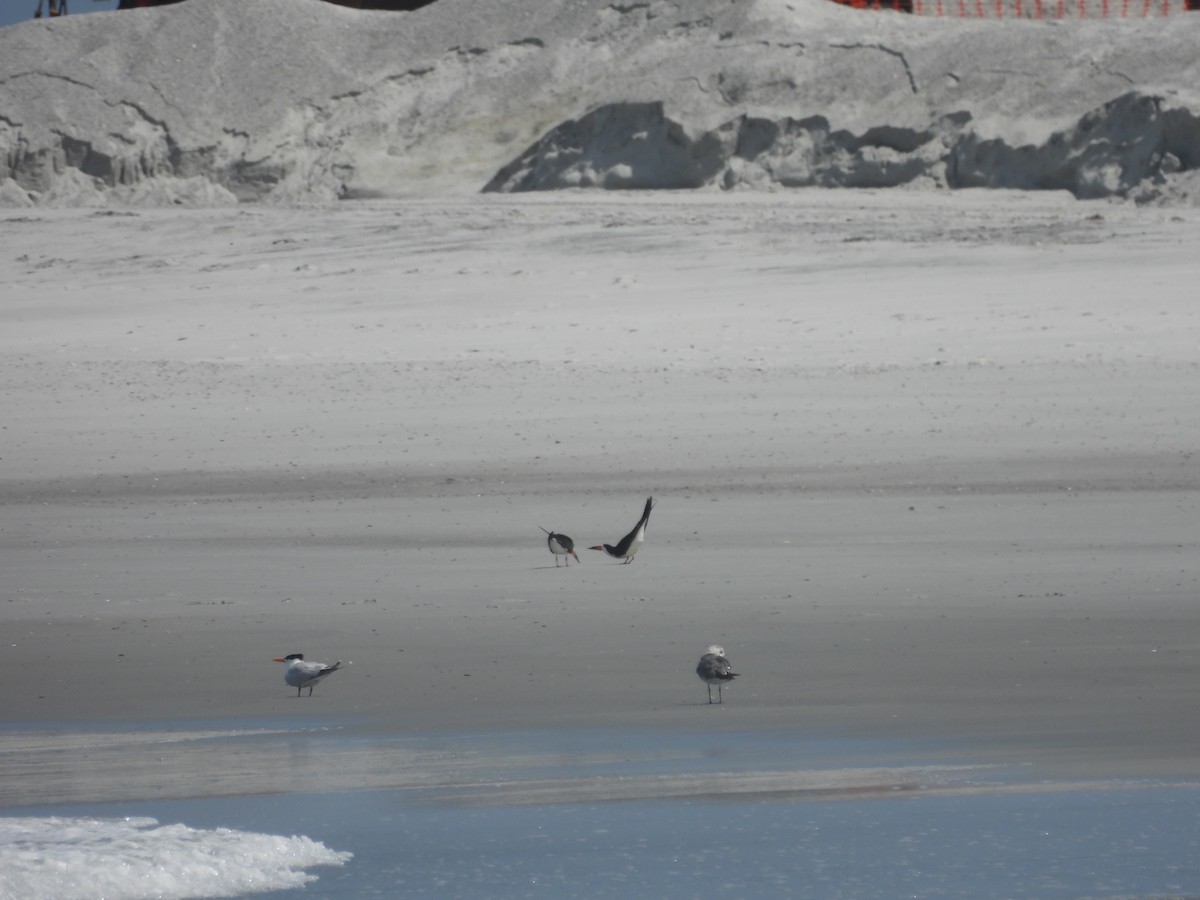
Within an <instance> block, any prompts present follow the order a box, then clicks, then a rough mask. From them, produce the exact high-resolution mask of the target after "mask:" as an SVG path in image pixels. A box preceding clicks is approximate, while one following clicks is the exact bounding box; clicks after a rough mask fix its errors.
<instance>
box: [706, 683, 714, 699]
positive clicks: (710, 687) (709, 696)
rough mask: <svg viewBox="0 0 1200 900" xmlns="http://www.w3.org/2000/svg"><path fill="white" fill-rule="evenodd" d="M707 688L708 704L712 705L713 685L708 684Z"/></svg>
mask: <svg viewBox="0 0 1200 900" xmlns="http://www.w3.org/2000/svg"><path fill="white" fill-rule="evenodd" d="M705 687H707V688H708V702H709V703H712V685H711V684H707V685H705Z"/></svg>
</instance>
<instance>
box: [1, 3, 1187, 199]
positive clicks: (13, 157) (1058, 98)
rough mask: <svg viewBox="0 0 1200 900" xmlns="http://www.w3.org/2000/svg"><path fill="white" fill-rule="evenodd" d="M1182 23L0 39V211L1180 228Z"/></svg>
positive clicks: (282, 7)
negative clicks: (672, 206) (876, 197)
mask: <svg viewBox="0 0 1200 900" xmlns="http://www.w3.org/2000/svg"><path fill="white" fill-rule="evenodd" d="M1198 41H1200V15H1197V16H1191V15H1188V14H1182V15H1173V16H1170V17H1161V18H1148V19H1143V20H1101V21H1080V20H1074V21H1025V20H990V21H967V20H960V19H935V18H930V17H925V16H906V15H902V14H896V13H890V12H871V11H857V10H853V9H849V8H845V7H842V6H839V5H837V4H834V3H829V2H826V0H793V2H783V0H749V2H739V3H736V4H730V3H728V2H726V0H689V2H687V3H667V2H631V3H628V4H610V3H607V2H603V0H580V2H571V3H567V2H563V0H556V2H555V0H551V2H546V0H513V2H507V3H504V4H484V5H479V4H475V3H469V2H467V0H439V2H437V3H435V4H434V5H432V6H430V7H426V8H425V9H422V10H419V11H417V12H413V13H383V12H362V11H354V10H348V9H344V8H341V7H337V6H334V5H331V4H326V3H321V2H318V0H189V2H187V3H184V4H180V5H178V6H171V7H163V8H160V9H154V10H138V11H132V12H117V13H102V14H94V15H88V16H76V17H70V18H68V19H57V20H52V21H51V20H35V21H29V22H25V23H22V24H20V25H16V26H12V27H10V28H5V29H2V30H0V84H2V85H3V91H0V204H3V205H7V206H22V205H28V204H35V205H91V204H109V203H120V204H143V205H168V204H188V205H213V204H223V203H230V202H234V201H235V200H236V201H254V200H270V201H307V200H328V199H333V198H354V197H371V196H401V195H407V194H414V193H433V192H450V193H456V194H463V193H471V192H476V191H479V190H481V189H483V188H484V187H485V186H486V187H488V188H490V189H492V190H529V189H546V188H561V187H574V186H594V187H606V188H680V187H720V188H729V187H735V186H736V187H774V186H802V185H827V186H894V185H931V186H942V187H960V186H991V187H1010V188H1012V187H1015V188H1022V189H1040V188H1049V189H1064V190H1068V191H1070V192H1072V193H1074V194H1075V195H1076V196H1079V197H1108V196H1118V197H1132V198H1134V199H1137V200H1140V201H1148V200H1159V201H1165V202H1176V201H1179V200H1186V199H1189V198H1190V197H1193V196H1195V192H1194V190H1193V189H1192V187H1191V184H1192V182H1193V181H1194V180H1195V179H1194V178H1193V177H1192V174H1191V173H1192V171H1193V170H1194V169H1195V168H1196V167H1197V166H1200V159H1198V158H1197V154H1196V151H1195V149H1194V148H1195V147H1197V146H1200V125H1198V123H1197V115H1196V113H1194V110H1196V109H1198V108H1200V100H1198V97H1200V92H1198V91H1197V89H1196V88H1195V85H1197V84H1200V57H1198V56H1197V55H1196V53H1195V47H1196V45H1197V43H1198Z"/></svg>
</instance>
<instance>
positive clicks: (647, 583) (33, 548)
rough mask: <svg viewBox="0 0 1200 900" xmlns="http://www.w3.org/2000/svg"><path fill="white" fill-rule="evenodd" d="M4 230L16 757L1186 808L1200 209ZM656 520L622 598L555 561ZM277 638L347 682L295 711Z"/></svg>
mask: <svg viewBox="0 0 1200 900" xmlns="http://www.w3.org/2000/svg"><path fill="white" fill-rule="evenodd" d="M435 226H436V227H435ZM0 236H2V237H3V244H4V248H5V249H4V252H3V254H2V256H0V274H2V276H3V282H4V283H5V284H6V290H5V295H4V300H3V304H2V305H0V316H2V327H0V372H2V373H3V376H4V377H3V385H4V389H3V394H2V397H0V402H2V404H3V409H4V413H3V425H2V426H0V427H2V428H3V431H2V432H0V434H2V436H3V441H4V452H3V467H4V468H3V475H2V477H0V494H2V497H3V502H4V506H3V524H2V532H0V571H3V573H4V575H3V585H2V587H0V591H2V593H0V627H2V628H3V636H4V640H3V648H4V654H3V660H4V668H5V671H6V673H7V677H6V685H5V689H4V691H3V693H2V694H0V704H2V706H0V709H2V710H3V719H4V721H5V722H6V723H8V725H9V726H10V728H9V730H8V732H7V733H6V734H5V735H0V741H9V742H10V744H9V746H10V749H11V748H14V747H17V744H16V743H12V742H19V741H26V743H24V744H20V747H17V749H20V748H24V750H22V753H23V754H24V755H23V756H21V759H22V765H25V764H28V763H29V759H30V754H29V751H28V747H29V744H28V743H27V741H28V736H27V735H26V736H24V737H22V736H21V733H22V732H26V731H28V730H43V729H46V728H50V729H54V728H65V729H67V730H68V731H70V730H72V729H74V728H77V727H87V728H92V729H98V730H100V731H105V730H108V731H111V730H114V729H118V730H119V729H123V728H125V727H127V726H129V724H130V723H140V725H141V726H144V727H167V725H166V724H165V723H168V722H170V723H174V724H175V725H176V726H178V725H180V724H184V725H186V724H187V723H196V724H200V723H202V722H203V721H205V720H208V721H227V720H240V721H241V722H242V724H245V722H253V723H261V725H262V726H263V727H267V728H269V727H272V726H273V724H277V723H287V724H288V725H289V726H290V725H295V724H296V723H297V722H300V723H303V722H305V721H314V722H324V721H330V720H331V718H342V719H346V718H350V719H357V720H365V721H368V722H376V723H378V724H379V725H380V727H382V728H385V729H389V730H393V731H396V732H399V733H411V734H420V733H434V732H438V731H447V732H452V731H460V732H461V731H473V730H488V729H505V730H518V731H519V730H524V729H564V728H605V729H609V728H625V727H628V728H639V729H647V728H655V729H666V730H695V731H706V732H707V731H715V732H737V731H748V730H771V729H795V730H800V731H809V732H811V733H814V734H816V733H825V734H847V735H856V736H863V735H866V736H871V735H877V736H879V737H880V739H887V738H891V737H904V738H912V737H921V738H928V739H930V740H934V741H945V742H947V743H948V744H953V745H955V746H958V747H960V748H961V747H969V748H974V749H975V752H977V753H978V755H979V758H980V759H981V760H998V761H999V760H1003V761H1005V762H1010V763H1011V762H1033V763H1036V764H1038V765H1039V766H1043V767H1047V768H1050V769H1054V770H1055V771H1058V772H1059V773H1066V774H1077V775H1081V776H1082V775H1093V774H1109V775H1135V776H1156V775H1171V776H1184V777H1190V776H1197V775H1200V763H1198V762H1197V756H1196V753H1195V748H1196V746H1197V741H1198V739H1200V724H1198V723H1200V715H1197V713H1198V712H1200V679H1197V677H1196V675H1197V660H1198V658H1200V655H1198V654H1200V604H1198V603H1197V599H1198V595H1200V591H1198V587H1200V566H1198V564H1197V552H1196V551H1197V543H1198V540H1200V529H1198V527H1197V521H1198V519H1197V513H1198V512H1200V506H1198V501H1200V473H1198V469H1197V463H1196V459H1195V457H1194V452H1195V450H1196V448H1197V446H1200V424H1198V419H1197V416H1196V401H1195V397H1196V395H1197V388H1198V387H1200V371H1198V369H1197V362H1196V359H1197V356H1196V351H1197V349H1198V348H1200V341H1198V336H1200V311H1198V310H1197V308H1196V306H1195V304H1194V284H1195V275H1196V274H1197V271H1198V268H1197V265H1196V264H1195V263H1194V262H1190V261H1189V260H1188V259H1187V256H1188V255H1189V253H1190V251H1189V249H1188V248H1190V247H1193V246H1194V245H1195V238H1196V236H1197V218H1196V216H1195V214H1191V213H1189V214H1187V215H1186V216H1180V215H1173V214H1167V213H1162V212H1151V211H1139V210H1134V209H1130V208H1125V207H1107V206H1104V207H1096V206H1088V205H1083V204H1078V203H1076V202H1074V201H1070V200H1067V199H1065V198H1062V197H1058V196H1046V197H1041V198H1037V199H1029V198H1021V197H1005V196H1004V195H987V196H982V197H981V196H975V195H958V196H957V197H954V198H946V197H942V196H937V197H932V196H924V195H900V196H898V197H897V196H896V195H889V196H884V195H873V194H858V195H839V196H833V195H826V194H820V193H816V194H805V195H803V196H802V197H799V198H798V197H796V196H792V195H790V196H788V197H786V198H783V197H776V198H769V197H768V198H753V199H742V200H737V199H736V198H721V199H720V202H719V203H713V202H711V201H710V200H707V199H704V198H690V199H681V198H678V197H673V196H671V195H658V196H655V197H644V196H643V197H636V198H615V199H614V198H605V199H604V200H603V201H598V200H595V199H589V198H584V197H577V198H574V199H572V200H570V201H563V200H561V199H560V200H558V201H557V202H556V203H549V202H543V201H541V200H538V199H536V198H535V199H531V200H515V201H514V200H494V201H482V200H481V201H472V202H470V203H466V202H464V203H461V204H452V205H449V206H439V205H437V204H421V203H414V204H412V205H391V204H387V205H378V206H365V207H352V208H347V207H341V208H337V209H329V210H325V209H314V210H286V209H256V210H254V211H253V212H250V213H247V212H245V211H236V210H234V211H209V212H199V211H192V212H175V211H161V212H144V213H139V214H137V215H131V216H128V217H122V216H111V215H110V216H103V215H96V214H93V213H89V212H86V211H64V212H59V213H43V212H39V213H37V214H36V215H33V216H28V215H26V216H8V217H7V218H5V219H3V220H0ZM1049 237H1053V238H1054V243H1053V244H1049V245H1047V244H1046V243H1045V241H1046V239H1047V238H1049ZM649 495H653V496H654V497H655V499H656V501H657V507H656V509H655V510H654V513H653V515H652V517H651V521H650V528H649V533H648V538H647V543H646V545H645V547H644V549H643V550H642V552H641V553H640V554H639V556H638V557H637V560H636V561H635V562H634V563H633V564H632V565H629V566H620V565H617V564H615V563H613V562H612V561H611V560H608V559H605V558H604V557H603V556H602V555H601V554H599V553H594V552H591V551H588V550H582V549H581V550H580V555H581V556H582V557H583V563H582V564H581V565H579V566H575V565H572V566H571V567H570V568H569V569H568V568H560V569H557V570H556V569H555V567H554V559H553V557H552V556H551V555H550V553H549V552H548V551H547V550H546V548H545V544H544V540H543V538H544V536H543V535H542V532H541V531H539V526H545V527H546V528H552V529H556V530H560V531H564V532H566V533H567V534H570V535H572V536H573V537H574V538H575V540H576V542H577V544H578V545H579V546H580V547H584V546H587V545H590V544H593V543H599V542H601V541H614V540H615V539H617V538H619V537H620V536H621V535H622V534H624V532H625V531H626V530H627V529H628V528H629V527H630V526H632V525H633V523H634V522H635V521H636V519H637V516H638V514H639V512H640V509H641V505H642V503H643V501H644V499H645V497H647V496H649ZM712 642H720V643H722V644H723V645H724V646H725V647H726V649H727V651H728V654H729V656H730V657H731V658H732V660H733V662H734V663H735V666H736V668H737V669H738V670H739V671H740V672H741V673H742V677H741V678H740V679H739V680H738V681H737V683H736V684H735V685H734V687H733V688H732V689H731V690H730V691H728V692H727V693H726V700H727V702H726V703H725V704H724V706H723V707H716V706H713V707H709V706H708V705H707V704H706V703H705V702H704V698H705V689H704V686H703V684H702V683H701V682H700V681H699V680H698V679H697V678H696V677H695V675H694V674H693V671H692V669H693V667H694V665H695V662H696V659H697V658H698V657H699V655H700V654H701V653H702V652H703V650H704V648H705V647H706V646H707V645H708V644H709V643H712ZM295 651H303V652H305V653H307V654H308V655H309V657H310V658H315V659H320V660H324V661H329V662H332V661H333V659H334V658H340V659H343V660H346V661H348V662H352V665H351V666H350V667H349V668H347V669H346V670H345V671H343V672H340V673H338V674H337V675H335V676H333V677H332V678H331V679H329V680H327V681H326V682H325V683H323V684H322V685H321V686H319V687H318V688H317V690H316V692H315V695H314V696H313V697H312V698H311V699H310V698H308V697H303V698H300V699H297V698H296V696H295V694H294V692H292V691H290V690H289V689H288V688H287V687H286V686H285V685H284V684H283V680H282V671H281V667H279V666H278V664H275V663H272V662H271V658H272V657H273V656H278V655H281V654H284V653H289V652H295ZM14 726H15V727H14ZM145 752H147V753H151V754H152V753H153V752H154V751H153V750H152V749H151V750H147V751H145ZM9 758H10V760H13V759H15V758H16V757H12V756H10V757H9ZM137 763H138V761H137V759H133V760H128V759H127V760H126V762H125V765H127V766H130V765H134V766H136V765H137ZM2 764H3V758H0V765H2ZM10 774H11V771H10ZM25 774H26V775H27V776H28V777H29V778H33V779H37V778H39V777H41V778H43V779H44V782H45V784H46V786H47V787H46V790H47V792H48V793H47V794H46V796H47V797H53V796H55V795H54V793H53V790H52V789H51V787H50V785H51V783H52V780H53V779H52V778H51V777H50V776H49V775H48V774H47V773H46V772H45V771H40V772H39V771H38V767H37V766H36V765H35V764H34V765H33V770H32V772H26V773H25ZM79 777H86V776H79ZM34 783H35V784H36V781H35V782H34ZM130 790H133V789H132V788H130Z"/></svg>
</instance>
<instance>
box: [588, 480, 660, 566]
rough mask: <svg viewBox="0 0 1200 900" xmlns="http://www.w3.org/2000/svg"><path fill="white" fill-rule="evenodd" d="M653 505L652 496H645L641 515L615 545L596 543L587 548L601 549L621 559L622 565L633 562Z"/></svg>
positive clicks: (640, 544) (644, 534)
mask: <svg viewBox="0 0 1200 900" xmlns="http://www.w3.org/2000/svg"><path fill="white" fill-rule="evenodd" d="M653 507H654V498H653V497H647V498H646V509H645V511H644V512H643V513H642V517H641V518H640V519H638V523H637V524H636V525H634V526H633V531H631V532H629V534H627V535H625V537H623V538H621V541H620V543H618V544H617V546H615V547H614V546H613V545H612V544H597V545H596V546H595V547H589V548H588V549H589V550H603V551H604V552H605V553H607V554H608V555H609V556H611V557H613V558H614V559H623V560H625V562H623V563H622V565H625V566H627V565H629V564H630V563H631V562H633V556H634V554H635V553H637V552H638V550H640V549H641V547H642V541H644V540H645V539H646V523H647V522H649V521H650V510H651V509H652V508H653Z"/></svg>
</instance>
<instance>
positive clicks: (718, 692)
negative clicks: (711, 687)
mask: <svg viewBox="0 0 1200 900" xmlns="http://www.w3.org/2000/svg"><path fill="white" fill-rule="evenodd" d="M723 687H724V685H722V684H718V685H717V702H718V703H724V702H725V698H724V697H723V696H722V695H721V688H723Z"/></svg>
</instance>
